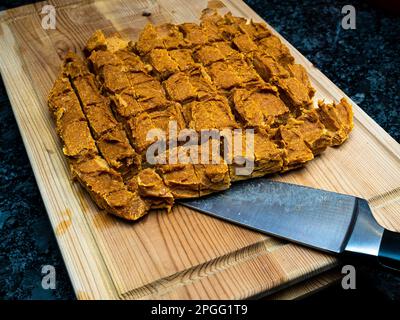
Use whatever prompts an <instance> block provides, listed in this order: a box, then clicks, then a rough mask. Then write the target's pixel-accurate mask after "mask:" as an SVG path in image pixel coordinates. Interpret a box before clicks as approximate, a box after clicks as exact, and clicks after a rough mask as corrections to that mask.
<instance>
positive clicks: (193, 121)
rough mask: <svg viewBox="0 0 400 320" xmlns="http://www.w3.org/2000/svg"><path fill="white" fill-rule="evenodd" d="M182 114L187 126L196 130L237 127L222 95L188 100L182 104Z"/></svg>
mask: <svg viewBox="0 0 400 320" xmlns="http://www.w3.org/2000/svg"><path fill="white" fill-rule="evenodd" d="M183 114H184V117H185V120H186V123H187V126H188V128H190V129H193V130H196V131H201V130H210V129H217V130H223V129H225V128H238V127H239V125H238V123H237V122H236V120H235V118H234V116H233V114H232V111H231V108H230V106H229V104H228V101H227V100H226V99H225V98H224V97H222V96H219V97H218V96H217V97H215V98H214V99H210V100H204V101H193V102H190V103H188V104H186V105H184V106H183Z"/></svg>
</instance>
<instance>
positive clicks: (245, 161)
mask: <svg viewBox="0 0 400 320" xmlns="http://www.w3.org/2000/svg"><path fill="white" fill-rule="evenodd" d="M223 144H224V157H225V159H226V160H227V161H228V162H229V163H230V165H229V171H230V178H231V181H239V180H244V179H250V178H255V177H261V176H264V175H266V174H272V173H276V172H279V171H280V170H282V166H283V150H282V149H280V148H279V147H278V146H277V144H276V143H275V142H274V141H273V140H272V137H271V135H270V134H268V133H267V132H266V131H265V130H254V131H247V132H246V131H245V130H243V131H242V132H240V134H238V135H237V136H236V137H235V133H234V132H226V135H224V140H223Z"/></svg>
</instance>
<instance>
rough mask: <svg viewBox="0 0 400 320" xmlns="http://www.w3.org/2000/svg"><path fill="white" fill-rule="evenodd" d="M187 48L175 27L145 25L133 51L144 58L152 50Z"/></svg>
mask: <svg viewBox="0 0 400 320" xmlns="http://www.w3.org/2000/svg"><path fill="white" fill-rule="evenodd" d="M186 46H187V41H185V40H184V38H183V34H182V33H181V32H180V31H179V28H178V27H177V26H176V25H173V24H170V23H165V24H162V25H159V26H154V25H152V24H147V25H146V26H145V27H144V29H143V31H142V32H141V33H140V35H139V40H138V41H137V42H136V46H135V49H136V50H137V52H138V53H139V55H141V56H144V55H146V54H148V53H149V52H150V51H151V50H153V49H168V50H170V49H177V48H184V47H186Z"/></svg>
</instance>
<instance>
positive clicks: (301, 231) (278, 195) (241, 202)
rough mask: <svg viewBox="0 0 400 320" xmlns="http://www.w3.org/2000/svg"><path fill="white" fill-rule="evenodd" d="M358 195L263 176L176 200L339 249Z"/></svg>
mask: <svg viewBox="0 0 400 320" xmlns="http://www.w3.org/2000/svg"><path fill="white" fill-rule="evenodd" d="M357 202H358V199H357V198H356V197H353V196H349V195H344V194H339V193H334V192H329V191H323V190H318V189H312V188H308V187H303V186H298V185H294V184H288V183H281V182H275V181H271V180H267V179H265V178H260V179H253V180H248V181H243V182H239V183H235V184H233V185H232V187H231V188H230V189H229V190H226V191H224V192H221V193H217V194H213V195H210V196H207V197H204V198H198V199H189V200H184V201H180V203H181V204H183V205H185V206H188V207H190V208H193V209H196V210H199V211H201V212H204V213H207V214H210V215H212V216H215V217H218V218H221V219H224V220H227V221H230V222H233V223H237V224H240V225H243V226H246V227H248V228H251V229H254V230H258V231H261V232H264V233H267V234H270V235H274V236H277V237H280V238H284V239H288V240H290V241H294V242H297V243H301V244H304V245H307V246H310V247H314V248H317V249H322V250H325V251H330V252H335V253H339V252H342V251H343V250H344V248H345V246H346V244H347V242H348V239H349V238H350V235H351V232H352V230H353V226H354V222H355V220H356V217H357V207H358V204H357Z"/></svg>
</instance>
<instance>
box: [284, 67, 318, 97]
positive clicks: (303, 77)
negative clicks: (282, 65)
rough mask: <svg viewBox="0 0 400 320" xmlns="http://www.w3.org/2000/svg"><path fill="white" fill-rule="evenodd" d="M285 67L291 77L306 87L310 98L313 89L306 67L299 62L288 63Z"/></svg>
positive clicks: (313, 92)
mask: <svg viewBox="0 0 400 320" xmlns="http://www.w3.org/2000/svg"><path fill="white" fill-rule="evenodd" d="M287 68H288V70H289V72H290V75H291V76H292V77H294V78H296V79H297V80H299V81H300V82H301V83H303V84H304V85H305V86H306V87H307V89H308V96H309V97H310V98H312V97H313V96H314V94H315V89H314V88H313V87H312V86H311V82H310V79H309V78H308V74H307V71H306V69H305V68H304V67H303V66H302V65H301V64H290V65H288V66H287Z"/></svg>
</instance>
